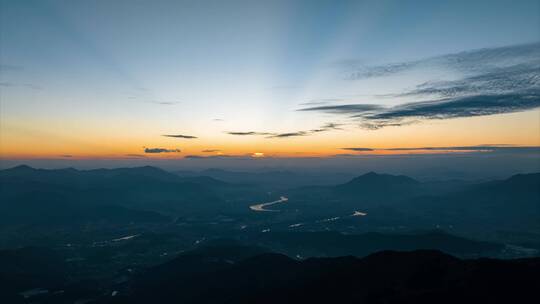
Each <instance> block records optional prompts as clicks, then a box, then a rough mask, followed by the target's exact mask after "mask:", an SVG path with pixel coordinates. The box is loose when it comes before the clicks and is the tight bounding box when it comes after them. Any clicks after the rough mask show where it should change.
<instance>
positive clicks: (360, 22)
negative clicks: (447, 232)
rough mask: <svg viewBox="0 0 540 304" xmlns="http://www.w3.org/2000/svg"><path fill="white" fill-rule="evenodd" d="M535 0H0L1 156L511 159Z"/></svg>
mask: <svg viewBox="0 0 540 304" xmlns="http://www.w3.org/2000/svg"><path fill="white" fill-rule="evenodd" d="M539 75H540V2H538V1H536V0H532V1H521V0H512V1H499V0H490V1H204V0H203V1H121V0H116V1H99V0H98V1H77V0H74V1H48V0H41V1H32V0H29V1H9V0H0V160H2V161H3V162H5V163H9V164H12V163H13V161H14V160H20V161H24V160H36V159H41V160H43V159H48V160H52V159H54V160H62V159H66V160H71V161H72V160H104V159H113V160H114V159H116V160H131V159H142V160H146V161H151V160H160V159H167V160H183V161H186V162H187V161H199V162H200V161H201V160H210V159H212V160H213V161H214V160H215V159H217V158H219V159H223V160H228V159H231V158H239V159H243V158H250V159H260V158H272V159H275V158H278V159H279V158H287V159H289V158H293V159H294V158H347V159H350V158H351V157H355V156H361V157H364V156H367V155H374V156H381V155H383V156H384V155H396V154H398V155H403V154H407V155H409V154H429V155H433V154H452V153H455V154H459V155H463V154H464V153H469V154H486V153H500V151H504V152H505V153H507V154H508V153H510V154H511V153H515V155H524V153H525V154H526V155H527V157H529V158H531V157H532V159H533V160H534V162H535V163H536V164H539V163H540V161H539V159H538V156H539V151H540V150H539V149H538V147H539V146H540V110H539V108H540V76H539Z"/></svg>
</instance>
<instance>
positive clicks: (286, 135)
mask: <svg viewBox="0 0 540 304" xmlns="http://www.w3.org/2000/svg"><path fill="white" fill-rule="evenodd" d="M306 135H309V132H306V131H298V132H287V133H278V134H273V135H270V136H268V138H286V137H297V136H306Z"/></svg>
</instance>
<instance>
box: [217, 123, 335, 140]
mask: <svg viewBox="0 0 540 304" xmlns="http://www.w3.org/2000/svg"><path fill="white" fill-rule="evenodd" d="M341 125H342V124H339V123H333V122H329V123H326V124H324V125H322V126H321V127H319V128H317V129H312V130H307V131H293V132H283V133H270V132H254V131H247V132H226V133H227V134H230V135H239V136H250V135H254V136H266V138H289V137H298V136H307V135H312V134H315V133H320V132H327V131H331V130H341V128H340V126H341Z"/></svg>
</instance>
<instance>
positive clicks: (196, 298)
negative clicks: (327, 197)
mask: <svg viewBox="0 0 540 304" xmlns="http://www.w3.org/2000/svg"><path fill="white" fill-rule="evenodd" d="M213 250H214V251H213ZM213 250H207V251H202V252H200V253H194V254H188V255H183V256H180V257H178V258H176V259H175V260H173V261H171V262H169V263H168V264H167V265H165V266H166V267H163V266H158V267H156V268H152V269H150V270H149V271H148V272H147V273H145V274H143V275H141V276H140V277H139V278H138V279H137V280H136V282H135V284H134V285H133V287H134V289H133V293H132V294H130V295H126V296H124V297H116V298H113V297H111V298H108V299H104V300H103V302H102V303H156V302H159V303H464V302H467V303H469V302H476V303H510V302H514V303H516V302H517V303H526V302H528V301H530V300H531V299H533V298H534V297H536V295H535V293H536V290H537V288H539V287H540V278H539V277H538V273H539V272H540V259H539V258H534V259H520V260H511V261H503V260H493V259H478V260H461V259H457V258H455V257H453V256H450V255H447V254H444V253H441V252H439V251H430V250H419V251H412V252H396V251H383V252H379V253H376V254H372V255H369V256H367V257H365V258H361V259H359V258H355V257H338V258H310V259H307V260H303V261H297V260H293V259H291V258H288V257H287V256H284V255H280V254H274V253H266V254H257V255H255V256H252V257H249V258H245V259H241V260H238V259H237V257H238V255H237V254H240V253H242V252H245V249H241V248H238V250H237V252H236V253H235V251H234V250H232V249H231V248H227V249H226V250H223V249H220V248H218V247H216V248H213ZM221 251H223V252H225V254H223V255H222V254H220V253H219V252H221ZM250 252H253V253H256V252H257V250H253V249H252V250H250ZM194 269H195V270H194Z"/></svg>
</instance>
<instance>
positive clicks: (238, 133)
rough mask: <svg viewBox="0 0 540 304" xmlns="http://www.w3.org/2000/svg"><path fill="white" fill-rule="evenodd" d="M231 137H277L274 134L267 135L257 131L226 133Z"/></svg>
mask: <svg viewBox="0 0 540 304" xmlns="http://www.w3.org/2000/svg"><path fill="white" fill-rule="evenodd" d="M225 133H227V134H229V135H236V136H253V135H256V136H268V135H275V134H273V133H267V132H255V131H245V132H242V131H240V132H225Z"/></svg>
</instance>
